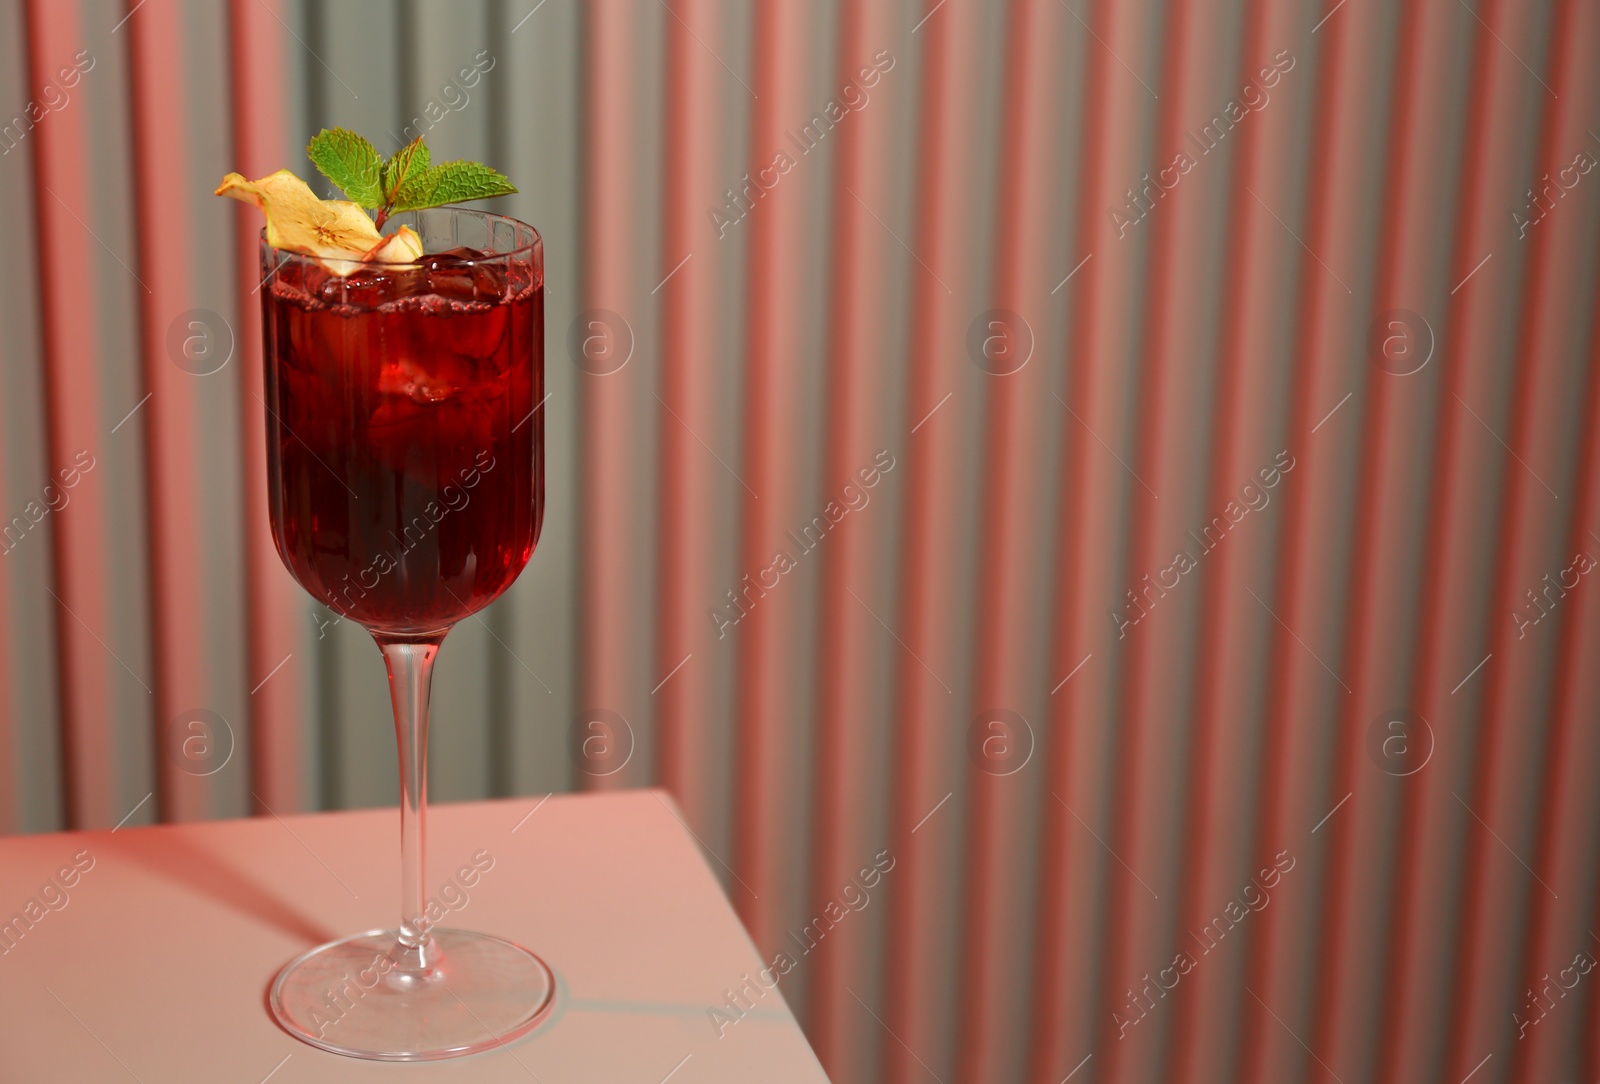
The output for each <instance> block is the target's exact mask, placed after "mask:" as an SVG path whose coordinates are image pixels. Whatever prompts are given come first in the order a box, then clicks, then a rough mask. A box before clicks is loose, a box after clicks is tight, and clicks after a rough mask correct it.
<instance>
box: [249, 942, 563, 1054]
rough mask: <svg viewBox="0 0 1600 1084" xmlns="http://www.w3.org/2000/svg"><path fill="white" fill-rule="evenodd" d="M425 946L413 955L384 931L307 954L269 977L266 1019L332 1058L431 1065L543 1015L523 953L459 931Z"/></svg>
mask: <svg viewBox="0 0 1600 1084" xmlns="http://www.w3.org/2000/svg"><path fill="white" fill-rule="evenodd" d="M431 936H432V947H431V950H423V953H421V954H419V952H418V950H416V949H405V948H402V947H401V946H400V944H399V942H398V940H397V933H396V931H394V930H373V931H371V932H369V933H364V934H357V935H356V936H354V937H346V938H345V939H344V940H342V941H333V942H330V943H328V944H326V945H321V946H319V947H317V948H314V949H312V950H311V951H310V952H308V953H306V954H305V955H303V956H301V957H299V958H298V959H295V960H293V961H292V962H290V963H289V964H288V965H287V966H286V967H284V969H283V970H282V971H280V972H279V973H278V978H277V980H276V981H275V982H274V983H273V984H272V999H271V1000H272V1014H273V1015H274V1016H275V1017H277V1018H278V1023H279V1024H281V1025H283V1027H284V1029H285V1030H286V1031H288V1032H289V1034H291V1035H293V1036H294V1037H295V1038H297V1039H301V1040H303V1041H305V1042H308V1043H310V1044H311V1045H312V1046H318V1047H321V1048H322V1049H323V1050H331V1051H333V1052H334V1053H335V1054H347V1055H349V1056H350V1057H353V1058H368V1059H371V1060H373V1061H436V1060H438V1059H440V1058H454V1057H459V1056H461V1055H463V1054H475V1053H477V1052H478V1051H480V1050H488V1049H490V1048H492V1047H496V1046H499V1045H501V1044H502V1043H508V1042H510V1041H512V1040H513V1039H516V1038H518V1037H520V1036H522V1035H526V1034H527V1033H528V1032H529V1031H531V1030H532V1029H533V1028H534V1026H535V1025H537V1024H538V1023H539V1022H540V1021H541V1020H543V1019H544V1018H545V1016H546V1015H547V1014H548V1013H549V1011H550V1008H551V1005H552V1004H553V1002H554V994H555V977H554V976H553V975H552V974H551V973H550V969H549V968H548V967H546V966H545V963H544V961H543V960H541V959H539V957H537V956H535V955H534V954H533V953H531V952H529V951H528V950H527V949H525V948H523V947H521V946H520V945H514V944H512V943H511V942H510V941H503V940H501V939H500V938H498V937H490V936H489V935H488V934H482V933H473V932H471V931H469V930H450V929H435V930H433V931H432V934H431ZM424 956H425V958H423V957H424ZM419 964H421V965H422V966H419Z"/></svg>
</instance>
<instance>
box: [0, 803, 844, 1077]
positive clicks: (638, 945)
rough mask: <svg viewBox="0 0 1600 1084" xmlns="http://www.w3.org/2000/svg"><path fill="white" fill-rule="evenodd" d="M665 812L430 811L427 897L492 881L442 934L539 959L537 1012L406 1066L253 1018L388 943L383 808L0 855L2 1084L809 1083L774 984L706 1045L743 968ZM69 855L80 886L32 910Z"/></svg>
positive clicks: (393, 889)
mask: <svg viewBox="0 0 1600 1084" xmlns="http://www.w3.org/2000/svg"><path fill="white" fill-rule="evenodd" d="M670 803H671V799H669V798H667V797H666V796H665V795H664V794H663V793H661V792H659V791H625V792H618V793H614V794H608V795H584V796H578V795H564V796H558V797H550V798H548V799H545V800H543V801H541V800H540V799H538V798H518V799H510V800H506V801H494V802H476V803H471V804H463V805H454V806H451V805H444V806H436V807H433V808H432V809H430V810H429V821H428V829H429V838H428V851H429V855H428V860H429V878H428V881H429V885H430V889H431V890H433V891H437V890H438V889H439V888H441V887H442V886H443V885H444V883H445V880H446V878H447V877H448V876H449V874H450V872H451V871H452V870H454V869H456V868H458V867H460V866H461V865H463V864H465V863H467V862H469V861H470V860H471V856H472V855H473V854H475V853H476V852H480V851H488V852H489V855H491V856H492V857H493V859H494V865H493V867H492V868H490V869H489V870H488V871H487V872H486V873H484V874H482V876H481V878H480V879H479V880H478V882H477V884H476V885H475V886H473V887H471V888H469V889H467V890H466V893H467V899H466V900H465V902H463V903H462V904H461V908H460V910H459V911H458V912H457V913H455V914H453V915H451V916H450V918H448V919H446V921H445V923H444V924H446V925H457V926H464V927H467V928H471V929H478V930H484V931H486V932H490V933H494V934H497V935H500V936H503V937H506V938H509V939H510V940H513V941H516V942H518V943H520V944H523V945H526V946H527V947H528V948H530V949H532V950H533V951H535V952H537V953H539V954H540V955H541V956H542V957H543V958H544V959H545V961H546V962H547V963H549V965H550V966H551V968H552V969H553V970H554V971H555V974H556V982H557V993H556V998H557V1005H556V1008H555V1011H554V1013H553V1014H552V1015H551V1017H550V1019H548V1020H547V1021H546V1022H545V1023H543V1024H542V1025H541V1026H540V1027H539V1028H538V1029H537V1030H535V1031H534V1032H533V1033H532V1034H531V1035H529V1036H527V1037H526V1038H524V1039H521V1040H519V1041H517V1042H515V1043H513V1044H511V1045H510V1046H508V1047H505V1048H502V1049H497V1050H494V1051H491V1052H488V1053H485V1054H479V1055H475V1056H472V1057H467V1058H458V1059H455V1060H452V1061H444V1062H431V1063H425V1064H409V1065H390V1064H378V1063H373V1062H363V1061H357V1060H354V1059H350V1058H344V1057H340V1056H338V1055H336V1054H328V1053H324V1052H323V1051H320V1050H317V1049H314V1048H312V1047H310V1046H306V1045H305V1044H303V1043H300V1042H298V1041H296V1040H294V1039H292V1038H290V1037H289V1036H288V1035H287V1034H285V1033H284V1032H283V1031H282V1030H280V1029H279V1028H278V1026H277V1024H276V1023H274V1022H273V1020H272V1018H271V1016H270V1015H269V1014H268V1010H267V1005H266V997H267V989H268V987H269V985H270V984H271V982H272V979H273V977H274V975H275V974H276V973H277V971H278V969H279V968H280V967H281V966H282V965H283V964H284V963H285V962H286V961H288V960H289V959H290V958H291V957H293V956H296V955H298V954H299V953H300V952H302V951H304V950H305V949H307V948H309V947H310V946H312V945H314V944H317V943H320V942H322V941H325V940H329V939H331V938H334V937H336V936H343V935H345V934H350V933H355V932H358V931H362V930H367V929H372V928H375V927H379V926H391V925H393V923H394V919H395V911H396V907H397V896H398V876H399V819H398V815H397V813H396V811H395V810H392V809H378V810H362V811H357V812H348V813H322V814H313V815H307V816H290V817H284V818H282V819H278V818H275V817H271V816H268V817H256V818H250V819H246V820H235V821H218V822H212V823H207V824H192V825H162V826H156V827H150V828H125V829H122V830H121V831H118V832H114V833H113V832H68V833H60V834H55V835H39V836H22V837H15V838H9V839H3V840H0V921H9V918H7V916H10V915H11V914H12V913H13V912H14V911H19V910H22V909H24V908H25V907H26V905H27V903H28V901H29V900H30V899H37V900H39V903H40V905H41V906H40V909H38V910H35V914H38V913H39V910H42V911H43V917H42V918H40V919H39V920H38V921H37V922H36V923H35V924H34V925H33V928H32V929H31V930H28V931H26V932H25V933H24V935H23V936H22V937H21V938H20V939H17V940H14V941H13V940H11V937H10V936H8V935H11V934H12V933H13V930H12V929H11V928H4V929H0V949H6V948H7V946H9V949H8V951H5V952H4V955H0V1081H28V1082H30V1084H31V1082H39V1081H57V1080H62V1081H118V1080H127V1081H131V1080H138V1081H141V1082H143V1084H158V1082H161V1084H165V1082H169V1081H182V1082H189V1081H195V1082H206V1084H210V1082H215V1081H242V1082H244V1084H257V1082H259V1081H262V1080H264V1079H267V1078H270V1080H271V1081H272V1084H302V1082H307V1081H341V1082H342V1081H372V1080H407V1081H472V1082H474V1084H479V1082H483V1084H488V1082H494V1081H518V1082H522V1084H527V1082H529V1081H540V1082H543V1084H558V1082H582V1084H610V1082H613V1081H615V1082H617V1084H624V1082H626V1084H659V1082H661V1081H662V1080H663V1079H665V1078H669V1077H670V1081H671V1084H704V1082H711V1081H718V1082H720V1081H728V1082H733V1081H737V1082H740V1084H746V1082H761V1084H789V1082H797V1084H798V1082H808V1084H816V1082H825V1081H826V1080H827V1077H826V1076H825V1075H824V1073H823V1071H822V1068H821V1066H820V1065H819V1064H818V1062H817V1059H816V1056H815V1055H814V1054H813V1053H812V1051H811V1048H810V1047H809V1046H808V1045H807V1044H806V1041H805V1038H804V1037H803V1036H802V1034H801V1032H800V1029H799V1027H798V1025H797V1024H796V1022H795V1019H794V1017H793V1015H792V1014H791V1013H790V1012H789V1009H788V1007H787V1006H786V1005H785V1004H784V1002H783V1000H782V989H781V983H780V987H779V988H778V989H775V990H772V991H771V992H769V993H767V994H765V995H764V996H763V997H761V998H760V999H759V1000H757V1002H756V1004H755V1005H754V1007H753V1008H752V1009H751V1010H750V1011H749V1012H748V1013H747V1014H746V1015H745V1016H744V1017H743V1018H742V1019H738V1020H737V1022H736V1023H733V1024H731V1025H725V1026H724V1027H723V1029H722V1032H723V1033H722V1034H721V1035H720V1036H719V1035H718V1029H717V1027H716V1025H715V1024H714V1023H713V1020H712V1018H711V1015H710V1012H709V1009H710V1008H711V1007H712V1006H719V1007H720V1006H723V1003H724V998H725V996H726V991H727V990H728V989H729V988H734V989H737V988H738V987H739V986H740V985H741V984H742V983H743V982H744V976H745V975H746V974H748V975H750V976H752V977H754V976H756V974H757V973H758V972H759V971H760V969H761V967H762V961H761V960H760V959H759V958H758V956H757V954H756V951H755V947H754V946H753V945H752V944H751V942H750V939H749V938H748V937H747V936H746V934H745V932H744V929H743V927H741V926H740V924H739V922H738V920H737V918H736V917H735V916H734V913H733V910H732V908H731V907H730V906H729V905H728V901H727V899H726V898H725V897H724V896H723V894H722V891H721V889H720V888H719V886H718V884H717V882H716V879H715V878H714V877H713V876H712V873H711V870H710V869H709V867H708V866H707V865H706V861H705V859H704V858H703V857H702V855H701V854H700V852H699V850H698V848H697V846H696V844H695V842H694V840H693V839H692V838H691V837H690V835H689V834H688V832H687V831H686V830H685V828H684V826H683V824H682V823H681V822H680V821H679V820H678V815H677V812H676V807H675V806H672V805H671V804H670ZM530 810H532V811H533V812H532V813H531V815H530V813H529V811H530ZM84 852H86V853H84ZM80 853H82V857H81V858H80V859H79V861H80V863H81V864H84V865H87V864H88V863H89V861H90V860H91V859H92V861H93V865H92V867H90V868H88V869H87V870H86V871H84V872H82V873H80V874H79V875H78V876H77V878H76V883H74V884H72V885H71V887H69V888H67V889H66V890H65V893H64V895H63V894H58V892H57V890H55V889H51V890H48V891H46V890H44V889H43V886H44V885H45V884H46V883H47V882H49V881H51V879H52V877H53V876H57V871H58V870H59V869H60V868H62V867H64V866H71V864H72V861H73V857H74V855H78V854H80ZM63 879H65V880H72V879H73V878H71V877H70V876H68V877H66V878H63ZM46 895H48V896H49V898H48V899H46V898H45V897H46ZM452 895H453V893H452ZM63 898H64V899H65V902H64V903H63ZM52 903H54V905H55V906H57V907H59V910H54V909H51V906H50V905H51V904H52Z"/></svg>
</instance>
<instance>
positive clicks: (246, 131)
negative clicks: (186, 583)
mask: <svg viewBox="0 0 1600 1084" xmlns="http://www.w3.org/2000/svg"><path fill="white" fill-rule="evenodd" d="M229 15H230V20H231V22H230V30H231V38H230V47H231V56H232V67H233V76H234V79H233V86H232V87H231V92H232V95H233V136H234V154H235V157H236V160H237V161H238V163H239V164H238V169H239V171H240V172H241V173H243V174H244V175H245V176H247V177H260V176H263V175H264V174H267V173H270V172H272V171H273V170H274V169H277V168H278V166H277V165H276V164H275V163H276V162H277V161H278V157H279V149H280V148H281V147H282V146H283V145H284V143H285V142H286V140H285V138H284V116H283V114H284V103H283V101H282V98H281V96H280V95H278V94H274V93H272V92H271V88H272V83H273V79H274V73H276V72H278V71H280V70H281V69H282V67H283V64H284V50H283V43H282V41H281V37H282V35H280V34H277V33H274V27H275V26H276V25H277V23H276V20H277V18H278V17H279V12H278V10H277V5H274V4H270V3H261V2H257V0H235V2H234V3H233V5H232V7H231V8H230V9H229ZM235 214H236V215H237V216H238V222H239V227H238V237H237V240H236V241H235V244H236V246H237V262H238V283H239V286H238V290H239V329H238V341H237V346H236V349H237V351H238V353H239V356H240V362H241V365H242V370H241V374H240V379H241V383H242V384H243V386H244V389H245V393H244V395H242V396H241V397H240V400H239V411H240V414H239V417H240V439H241V440H242V441H243V442H244V447H243V452H244V467H245V469H244V478H243V479H242V483H241V484H242V489H243V491H244V494H245V499H244V514H245V545H246V547H247V568H248V570H249V572H248V574H249V585H248V592H247V598H248V603H247V604H248V606H249V620H250V638H249V667H248V670H247V672H248V674H249V675H250V682H251V692H250V732H251V735H252V737H253V740H254V745H253V746H252V748H251V751H250V756H251V765H252V769H253V772H252V782H253V790H254V794H255V798H254V803H256V804H259V805H260V806H261V807H262V808H263V809H271V810H272V811H274V812H278V813H281V812H284V811H285V810H296V811H297V810H301V809H304V808H306V806H307V804H308V799H309V793H308V790H309V788H308V787H307V786H306V785H305V783H304V780H303V779H302V773H301V771H300V764H301V762H302V761H303V760H304V759H305V750H304V749H302V747H301V746H302V744H303V743H302V741H301V738H300V725H299V714H300V710H301V704H302V703H303V699H302V698H303V695H304V683H305V681H306V675H307V673H308V667H307V653H306V652H305V651H303V650H300V651H297V650H296V649H297V648H298V647H299V642H298V639H297V637H296V633H297V632H298V631H300V630H299V629H298V627H297V624H296V622H297V620H299V616H298V612H297V609H296V604H297V603H298V602H299V596H298V594H297V592H298V591H299V586H298V585H297V584H296V583H294V581H293V580H292V579H290V578H289V576H288V574H287V573H286V572H285V571H284V569H283V566H282V564H281V563H280V562H279V561H278V555H277V553H276V552H275V550H274V549H273V546H272V538H271V535H270V533H269V531H268V527H267V490H266V485H267V464H266V440H267V437H266V426H265V422H266V418H265V412H264V410H263V408H262V403H263V399H262V372H261V362H260V357H261V309H260V297H261V286H260V283H261V264H260V258H259V255H258V251H257V245H258V237H259V232H260V223H259V222H258V221H257V218H256V216H255V213H254V211H253V210H252V209H250V208H246V207H243V206H241V207H240V208H239V210H238V211H236V212H235Z"/></svg>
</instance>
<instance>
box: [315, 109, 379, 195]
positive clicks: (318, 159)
mask: <svg viewBox="0 0 1600 1084" xmlns="http://www.w3.org/2000/svg"><path fill="white" fill-rule="evenodd" d="M306 156H307V157H309V158H310V159H311V164H312V165H314V166H316V167H317V169H318V170H319V171H320V172H321V173H322V175H323V176H324V177H326V178H328V180H330V181H332V182H333V183H334V184H336V185H338V186H339V187H340V188H342V189H343V190H344V194H345V196H346V197H347V198H349V199H350V200H351V201H353V202H355V203H357V204H359V205H360V206H362V207H381V206H382V205H383V195H384V193H383V186H382V184H381V180H380V176H381V172H382V168H383V167H382V162H383V160H382V159H381V158H380V157H379V156H378V152H377V149H376V148H374V147H373V145H372V144H371V143H368V142H367V141H366V140H365V139H363V138H361V137H360V136H359V135H357V134H356V133H354V132H352V131H350V130H349V129H346V128H324V129H323V130H322V131H320V132H318V133H317V134H316V135H314V136H312V137H311V142H310V143H308V144H306Z"/></svg>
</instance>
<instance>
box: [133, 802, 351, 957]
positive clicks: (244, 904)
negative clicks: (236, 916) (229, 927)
mask: <svg viewBox="0 0 1600 1084" xmlns="http://www.w3.org/2000/svg"><path fill="white" fill-rule="evenodd" d="M117 854H118V856H119V857H123V858H128V859H130V860H132V861H134V862H136V863H138V864H139V865H141V866H143V867H145V868H146V869H148V870H150V871H151V872H152V873H157V874H159V875H161V876H162V877H165V878H166V879H167V880H169V881H173V882H176V883H178V884H180V885H183V886H185V887H187V888H189V889H190V890H192V891H194V892H198V893H200V894H202V895H204V896H208V897H210V898H211V899H212V900H214V901H216V902H217V903H220V904H222V905H224V906H225V907H228V908H231V909H232V910H235V911H238V912H241V913H243V914H246V915H249V916H250V917H252V918H254V919H256V920H258V921H260V922H261V923H263V924H265V925H268V926H272V927H274V928H276V929H278V930H281V931H282V932H284V933H286V934H288V935H289V936H290V937H294V938H297V939H298V940H301V941H303V942H305V944H306V946H307V947H308V948H309V947H310V946H312V945H320V944H322V943H323V942H324V941H331V940H333V939H334V938H335V937H337V936H338V934H336V933H334V932H333V931H331V930H328V929H326V928H324V927H322V926H320V925H318V924H317V923H316V922H315V921H313V920H312V919H311V918H310V917H309V916H307V915H306V914H304V913H303V912H301V911H299V910H297V909H296V908H295V907H294V906H293V905H292V904H291V903H289V901H288V900H286V899H284V898H283V897H282V896H279V895H278V894H277V893H276V892H274V891H273V889H272V887H271V886H270V885H269V884H267V883H263V882H262V881H259V880H256V879H255V878H253V877H250V876H249V875H247V874H246V873H245V872H244V871H243V870H241V869H239V868H237V867H235V866H232V865H229V864H228V862H227V860H226V859H224V858H222V857H220V856H219V855H217V853H216V852H215V851H211V850H207V849H206V848H204V847H198V846H196V845H195V844H193V843H192V842H190V841H189V840H187V839H185V838H184V837H183V834H182V833H181V832H173V831H166V832H161V833H159V834H157V833H154V832H151V833H142V832H136V833H131V834H129V835H127V836H125V837H123V838H122V839H119V840H117Z"/></svg>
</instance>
